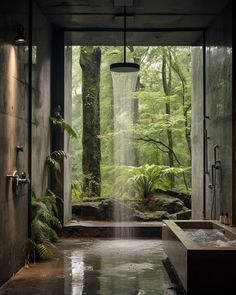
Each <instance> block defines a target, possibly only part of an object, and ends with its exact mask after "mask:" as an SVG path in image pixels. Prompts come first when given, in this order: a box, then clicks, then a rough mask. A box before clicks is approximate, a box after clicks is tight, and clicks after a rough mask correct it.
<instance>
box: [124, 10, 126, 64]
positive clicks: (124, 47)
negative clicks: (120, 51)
mask: <svg viewBox="0 0 236 295" xmlns="http://www.w3.org/2000/svg"><path fill="white" fill-rule="evenodd" d="M124 63H126V6H124Z"/></svg>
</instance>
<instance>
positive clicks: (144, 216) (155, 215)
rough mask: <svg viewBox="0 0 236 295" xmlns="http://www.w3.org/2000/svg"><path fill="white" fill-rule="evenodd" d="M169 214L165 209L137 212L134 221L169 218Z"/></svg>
mask: <svg viewBox="0 0 236 295" xmlns="http://www.w3.org/2000/svg"><path fill="white" fill-rule="evenodd" d="M169 217H170V216H169V214H168V212H166V211H155V212H138V214H136V215H135V216H134V220H135V221H162V220H164V219H169Z"/></svg>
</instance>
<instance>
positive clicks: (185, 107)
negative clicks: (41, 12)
mask: <svg viewBox="0 0 236 295" xmlns="http://www.w3.org/2000/svg"><path fill="white" fill-rule="evenodd" d="M173 57H174V62H173V63H172V64H171V66H172V68H173V70H174V71H175V72H176V74H177V75H178V77H179V79H180V81H181V84H182V107H183V116H184V124H185V138H186V142H187V145H188V150H189V155H190V159H191V131H190V130H191V129H190V126H189V123H188V121H189V119H188V111H189V110H190V109H191V103H189V104H187V103H186V84H187V81H186V79H185V76H184V73H183V71H182V69H181V66H180V64H179V62H178V58H177V56H176V53H175V52H173Z"/></svg>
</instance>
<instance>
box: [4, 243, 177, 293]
mask: <svg viewBox="0 0 236 295" xmlns="http://www.w3.org/2000/svg"><path fill="white" fill-rule="evenodd" d="M164 258H165V255H164V252H163V250H162V246H161V240H142V239H139V240H137V239H135V240H111V239H63V240H60V241H59V243H58V249H57V251H56V255H55V258H54V259H52V260H51V261H47V262H43V263H36V264H30V266H29V267H28V268H22V269H21V270H20V271H19V272H18V273H17V274H16V275H15V276H14V278H12V279H11V280H10V281H9V282H8V283H6V284H5V285H4V286H3V287H2V288H0V295H3V294H4V295H7V294H8V295H28V294H31V295H38V294H44V295H54V294H55V295H64V294H65V295H67V294H68V295H98V294H99V295H152V294H155V295H159V294H163V295H174V294H176V293H175V291H174V289H173V287H174V286H173V285H172V284H171V282H170V279H169V277H168V275H167V273H166V270H165V268H164V266H163V263H162V261H163V259H164Z"/></svg>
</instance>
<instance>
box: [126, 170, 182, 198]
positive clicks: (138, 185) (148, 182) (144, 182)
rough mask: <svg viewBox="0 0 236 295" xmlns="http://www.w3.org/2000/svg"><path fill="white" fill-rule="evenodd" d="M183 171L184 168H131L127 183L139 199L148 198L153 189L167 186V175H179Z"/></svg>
mask: <svg viewBox="0 0 236 295" xmlns="http://www.w3.org/2000/svg"><path fill="white" fill-rule="evenodd" d="M185 170H186V168H179V167H178V168H176V167H168V166H158V165H144V166H140V167H133V168H131V173H132V174H133V176H132V177H130V178H129V179H128V183H129V184H130V185H131V186H132V188H133V189H134V191H135V193H136V194H137V195H138V196H139V197H142V198H148V197H149V196H150V195H151V194H152V193H153V192H154V190H155V189H157V188H162V189H163V188H165V187H166V186H168V178H167V176H168V175H179V174H180V173H183V172H184V171H185Z"/></svg>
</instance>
